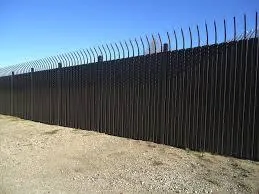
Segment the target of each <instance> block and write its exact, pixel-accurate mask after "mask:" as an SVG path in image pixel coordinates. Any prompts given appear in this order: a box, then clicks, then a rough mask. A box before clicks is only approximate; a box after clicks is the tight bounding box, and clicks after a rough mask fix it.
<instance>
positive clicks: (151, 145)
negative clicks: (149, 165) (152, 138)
mask: <svg viewBox="0 0 259 194" xmlns="http://www.w3.org/2000/svg"><path fill="white" fill-rule="evenodd" d="M147 146H148V147H150V148H155V147H156V145H155V144H151V143H147Z"/></svg>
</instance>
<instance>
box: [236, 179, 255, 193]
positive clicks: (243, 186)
mask: <svg viewBox="0 0 259 194" xmlns="http://www.w3.org/2000/svg"><path fill="white" fill-rule="evenodd" d="M238 187H240V188H242V189H243V190H245V191H246V192H249V193H250V192H251V191H252V188H251V187H250V186H248V185H246V184H245V183H242V182H238Z"/></svg>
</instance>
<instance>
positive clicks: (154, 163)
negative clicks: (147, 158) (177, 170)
mask: <svg viewBox="0 0 259 194" xmlns="http://www.w3.org/2000/svg"><path fill="white" fill-rule="evenodd" d="M163 164H164V163H163V162H161V161H159V160H155V161H153V166H161V165H163Z"/></svg>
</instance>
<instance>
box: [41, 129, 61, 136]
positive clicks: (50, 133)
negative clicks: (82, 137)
mask: <svg viewBox="0 0 259 194" xmlns="http://www.w3.org/2000/svg"><path fill="white" fill-rule="evenodd" d="M58 131H59V130H58V129H56V130H52V131H47V132H45V133H44V134H45V135H54V134H56V133H57V132H58Z"/></svg>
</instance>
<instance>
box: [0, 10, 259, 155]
mask: <svg viewBox="0 0 259 194" xmlns="http://www.w3.org/2000/svg"><path fill="white" fill-rule="evenodd" d="M257 18H258V16H257V13H256V22H255V30H253V31H247V29H246V16H244V33H243V34H242V36H237V32H236V19H235V18H234V19H233V24H234V25H233V26H234V28H233V33H234V35H233V39H230V40H227V28H226V21H225V20H224V41H223V42H220V43H218V34H217V25H216V22H214V32H215V34H214V40H215V42H214V43H213V44H209V33H208V27H207V24H206V23H205V35H206V43H205V44H204V45H202V44H201V38H200V28H199V26H197V28H196V33H197V40H198V41H197V42H198V44H197V46H195V47H194V46H193V45H194V41H193V34H194V31H192V30H191V28H189V29H188V37H189V39H188V44H189V45H188V46H187V44H186V43H187V36H186V35H184V31H183V30H182V29H181V33H180V34H181V36H180V38H179V37H178V36H177V33H176V32H175V31H174V32H173V35H174V38H171V36H170V34H169V33H167V36H166V37H167V38H166V41H163V40H162V38H161V36H160V34H158V35H157V37H155V36H154V35H152V37H151V38H149V37H148V36H146V37H145V38H142V37H141V38H140V39H139V40H137V39H132V40H129V41H128V42H127V41H124V42H119V44H110V45H108V44H107V45H102V46H98V47H96V48H91V49H86V50H80V51H76V52H71V53H68V54H63V55H58V56H57V57H49V58H46V59H41V60H37V61H32V62H28V63H26V64H21V65H18V66H13V67H8V68H5V69H4V70H2V69H1V73H0V75H2V77H0V113H1V114H6V115H12V116H17V117H20V118H24V119H28V120H33V121H38V122H43V123H47V124H53V125H62V126H68V127H73V128H80V129H87V130H94V131H98V132H101V133H107V134H111V135H116V136H121V137H127V138H132V139H140V140H145V141H153V142H157V143H162V144H166V145H171V146H176V147H179V148H189V149H192V150H199V151H208V152H212V153H219V154H222V155H230V156H235V157H239V158H247V159H252V160H259V108H258V96H259V95H258V91H259V88H258V72H259V71H258V58H259V42H258V26H257ZM180 41H181V42H182V47H181V48H180V44H179V42H180ZM173 43H174V46H175V49H172V46H173ZM0 130H1V129H0Z"/></svg>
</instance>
